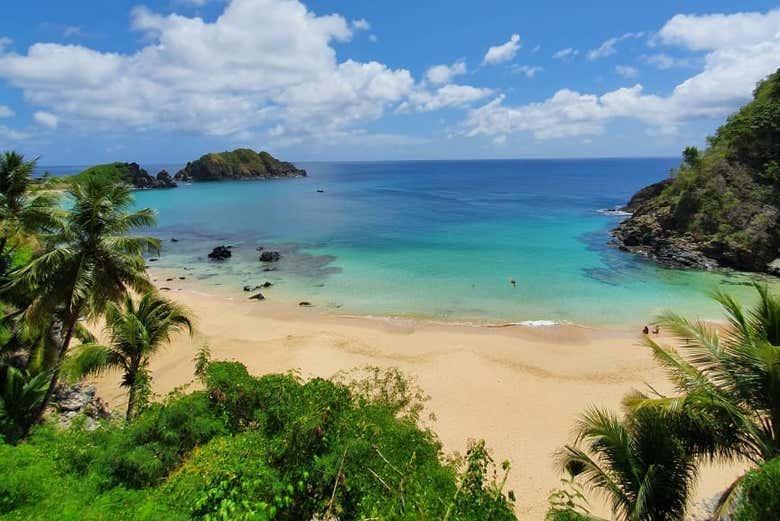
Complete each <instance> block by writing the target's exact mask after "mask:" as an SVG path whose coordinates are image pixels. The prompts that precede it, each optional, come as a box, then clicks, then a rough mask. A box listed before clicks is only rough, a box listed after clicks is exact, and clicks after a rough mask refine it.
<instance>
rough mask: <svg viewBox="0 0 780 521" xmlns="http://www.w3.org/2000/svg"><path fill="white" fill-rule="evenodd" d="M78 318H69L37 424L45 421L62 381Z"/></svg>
mask: <svg viewBox="0 0 780 521" xmlns="http://www.w3.org/2000/svg"><path fill="white" fill-rule="evenodd" d="M78 318H79V314H78V312H74V313H72V314H71V315H70V316H69V317H68V320H67V324H66V329H65V338H63V339H62V345H61V346H60V349H59V352H58V353H57V360H56V361H55V364H54V367H53V368H52V373H51V380H50V381H49V388H48V389H46V396H44V397H43V401H42V402H41V407H40V409H39V410H38V414H37V415H36V418H35V423H38V422H40V421H41V420H42V419H43V415H44V413H45V412H46V408H47V407H48V406H49V402H51V397H52V396H53V395H54V390H55V389H56V387H57V383H58V382H59V379H60V366H61V365H62V361H63V360H64V359H65V354H66V353H67V352H68V348H69V347H70V341H71V340H72V339H73V330H74V329H75V328H76V322H77V321H78Z"/></svg>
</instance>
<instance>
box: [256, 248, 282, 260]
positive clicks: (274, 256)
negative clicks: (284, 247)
mask: <svg viewBox="0 0 780 521" xmlns="http://www.w3.org/2000/svg"><path fill="white" fill-rule="evenodd" d="M280 258H281V255H279V252H278V251H270V250H267V251H264V252H262V253H261V254H260V262H277V261H278V260H279V259H280Z"/></svg>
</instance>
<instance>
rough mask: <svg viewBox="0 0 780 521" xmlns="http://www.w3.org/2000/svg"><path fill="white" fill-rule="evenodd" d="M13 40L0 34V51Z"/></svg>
mask: <svg viewBox="0 0 780 521" xmlns="http://www.w3.org/2000/svg"><path fill="white" fill-rule="evenodd" d="M12 43H13V41H12V40H11V39H10V38H8V37H7V36H0V52H4V51H5V48H6V47H10V46H11V44H12Z"/></svg>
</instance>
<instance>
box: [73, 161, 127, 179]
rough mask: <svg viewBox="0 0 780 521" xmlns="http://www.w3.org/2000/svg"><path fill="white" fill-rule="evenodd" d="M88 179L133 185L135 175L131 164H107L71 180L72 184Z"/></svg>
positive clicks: (79, 174) (94, 167)
mask: <svg viewBox="0 0 780 521" xmlns="http://www.w3.org/2000/svg"><path fill="white" fill-rule="evenodd" d="M88 178H93V179H96V180H98V181H103V182H109V183H118V182H124V183H127V184H131V183H132V181H133V174H132V171H131V168H130V164H129V163H120V162H115V163H107V164H104V165H95V166H92V167H90V168H87V169H86V170H84V171H82V172H80V173H78V174H76V175H75V176H72V177H70V178H69V180H70V182H77V183H78V182H83V181H86V180H87V179H88Z"/></svg>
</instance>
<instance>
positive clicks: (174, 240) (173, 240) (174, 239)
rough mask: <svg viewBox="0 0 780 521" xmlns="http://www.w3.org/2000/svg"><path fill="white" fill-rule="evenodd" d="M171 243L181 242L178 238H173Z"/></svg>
mask: <svg viewBox="0 0 780 521" xmlns="http://www.w3.org/2000/svg"><path fill="white" fill-rule="evenodd" d="M171 242H179V239H177V238H176V237H171Z"/></svg>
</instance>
